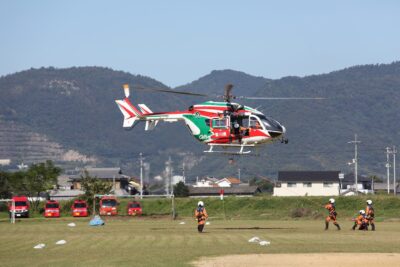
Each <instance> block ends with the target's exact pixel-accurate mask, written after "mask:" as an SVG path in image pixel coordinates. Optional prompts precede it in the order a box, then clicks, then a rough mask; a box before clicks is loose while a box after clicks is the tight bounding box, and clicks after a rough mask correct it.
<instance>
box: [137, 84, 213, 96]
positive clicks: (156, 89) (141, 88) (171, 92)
mask: <svg viewBox="0 0 400 267" xmlns="http://www.w3.org/2000/svg"><path fill="white" fill-rule="evenodd" d="M133 89H139V90H144V91H154V92H163V93H170V94H179V95H192V96H209V95H205V94H199V93H193V92H184V91H175V90H171V89H166V88H154V87H144V86H140V85H135V86H133Z"/></svg>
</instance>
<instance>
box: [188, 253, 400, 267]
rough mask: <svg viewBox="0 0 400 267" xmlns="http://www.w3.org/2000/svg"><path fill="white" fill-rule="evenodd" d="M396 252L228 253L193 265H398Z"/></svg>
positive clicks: (278, 266) (335, 266)
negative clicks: (228, 254)
mask: <svg viewBox="0 0 400 267" xmlns="http://www.w3.org/2000/svg"><path fill="white" fill-rule="evenodd" d="M399 262H400V254H398V253H368V254H363V253H325V254H324V253H318V254H250V255H230V256H222V257H215V258H201V259H200V260H199V261H196V262H193V264H194V266H197V267H205V266H207V267H208V266H213V267H217V266H221V267H222V266H223V267H228V266H229V267H236V266H237V267H239V266H240V267H244V266H252V267H253V266H274V267H283V266H285V267H289V266H290V267H292V266H293V267H295V266H315V267H319V266H324V267H348V266H349V267H354V266H357V265H360V263H361V265H365V263H367V265H368V266H399V265H398V264H399Z"/></svg>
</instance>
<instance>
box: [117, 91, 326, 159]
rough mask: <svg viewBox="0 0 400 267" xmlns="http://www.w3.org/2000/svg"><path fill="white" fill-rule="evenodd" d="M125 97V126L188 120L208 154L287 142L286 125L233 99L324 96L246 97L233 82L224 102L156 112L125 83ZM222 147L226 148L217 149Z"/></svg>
mask: <svg viewBox="0 0 400 267" xmlns="http://www.w3.org/2000/svg"><path fill="white" fill-rule="evenodd" d="M123 88H124V92H125V99H123V100H115V102H116V104H117V105H118V107H119V109H120V110H121V112H122V114H123V116H124V120H123V128H125V129H132V128H133V127H134V126H135V125H136V124H137V123H138V122H139V121H145V122H146V124H145V131H150V130H153V129H154V128H155V127H156V126H157V124H158V122H160V121H164V122H171V123H172V122H178V121H184V122H185V124H186V126H187V127H188V129H189V131H190V133H191V134H192V136H193V137H194V138H196V139H197V140H198V141H200V142H202V143H204V144H206V145H208V146H209V149H208V150H205V151H204V152H206V153H225V154H237V155H242V154H249V153H251V152H252V150H251V149H252V148H256V147H259V146H261V145H264V144H268V143H273V142H276V141H280V142H281V143H284V144H287V143H288V142H289V140H288V139H287V138H285V133H286V128H285V126H283V125H282V124H281V123H279V122H278V121H276V120H274V119H272V118H269V117H267V116H265V115H264V114H263V113H262V112H261V111H259V110H257V109H255V108H251V107H249V106H245V105H241V104H239V103H234V102H232V101H231V100H232V99H267V100H273V99H283V100H285V99H323V98H307V97H306V98H288V97H244V96H234V95H232V94H231V91H232V88H233V85H232V84H227V85H226V86H225V91H224V95H223V96H217V97H222V98H223V101H222V102H215V101H206V102H203V103H200V104H195V105H192V106H190V107H189V108H188V109H187V110H184V111H172V112H153V111H151V109H150V108H149V107H147V106H146V105H145V104H138V105H137V106H138V108H137V107H135V106H134V105H133V104H132V103H131V101H130V100H129V95H130V88H129V85H128V84H124V85H123ZM135 88H136V89H143V90H151V91H158V92H165V93H174V94H184V95H193V96H209V95H205V94H199V93H191V92H183V91H175V90H169V89H160V88H145V87H141V86H136V87H135ZM219 148H222V149H223V150H215V149H219Z"/></svg>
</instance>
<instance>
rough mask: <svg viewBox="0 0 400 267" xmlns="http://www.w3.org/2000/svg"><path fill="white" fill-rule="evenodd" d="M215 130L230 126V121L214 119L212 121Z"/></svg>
mask: <svg viewBox="0 0 400 267" xmlns="http://www.w3.org/2000/svg"><path fill="white" fill-rule="evenodd" d="M212 126H213V128H226V127H227V126H228V120H227V119H226V118H223V119H219V118H217V119H213V120H212Z"/></svg>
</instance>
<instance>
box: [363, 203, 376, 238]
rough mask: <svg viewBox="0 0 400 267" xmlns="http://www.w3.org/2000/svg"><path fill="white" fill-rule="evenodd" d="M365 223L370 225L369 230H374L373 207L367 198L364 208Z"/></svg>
mask: <svg viewBox="0 0 400 267" xmlns="http://www.w3.org/2000/svg"><path fill="white" fill-rule="evenodd" d="M365 213H366V219H367V224H368V225H371V230H372V231H375V221H374V219H375V211H374V207H373V206H372V200H370V199H368V200H367V208H366V209H365Z"/></svg>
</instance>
